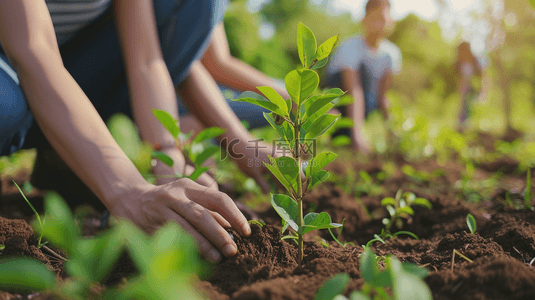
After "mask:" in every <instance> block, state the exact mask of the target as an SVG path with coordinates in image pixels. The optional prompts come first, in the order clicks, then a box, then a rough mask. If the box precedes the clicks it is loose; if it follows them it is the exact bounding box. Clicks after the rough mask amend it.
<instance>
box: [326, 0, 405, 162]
mask: <svg viewBox="0 0 535 300" xmlns="http://www.w3.org/2000/svg"><path fill="white" fill-rule="evenodd" d="M362 25H363V27H364V34H363V35H357V36H354V37H351V38H348V39H346V40H345V41H344V42H343V43H342V44H341V45H340V46H339V47H338V48H337V50H336V52H335V54H334V55H333V58H332V60H331V61H330V62H329V64H328V65H327V69H326V74H325V75H326V80H325V85H326V86H329V87H339V88H341V89H342V90H344V91H346V92H347V94H348V95H350V96H352V97H353V99H354V101H353V103H351V104H349V105H347V106H346V107H342V109H341V111H342V114H343V115H344V116H346V117H349V118H351V119H352V120H353V121H354V127H353V128H352V129H351V130H349V132H347V134H348V135H349V136H350V138H351V142H352V148H353V150H355V151H360V152H363V153H368V152H369V151H370V146H369V142H368V140H367V139H366V137H365V136H364V135H363V133H362V125H363V122H364V120H365V118H366V116H367V115H368V114H369V113H370V112H372V111H374V110H376V109H380V110H381V112H382V114H383V116H384V118H385V120H388V118H389V116H388V112H387V106H388V105H387V103H388V101H387V99H386V96H385V94H386V92H387V91H388V89H389V88H390V86H391V81H392V75H393V74H396V73H398V72H399V71H400V70H401V52H400V51H399V49H398V47H397V46H396V45H394V44H393V43H391V42H390V41H388V40H386V37H388V35H389V34H390V33H391V32H392V30H393V28H394V26H395V23H394V20H393V19H392V18H391V17H390V2H389V1H388V0H368V2H367V3H366V15H365V16H364V19H363V20H362Z"/></svg>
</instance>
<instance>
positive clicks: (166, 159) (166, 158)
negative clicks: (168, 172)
mask: <svg viewBox="0 0 535 300" xmlns="http://www.w3.org/2000/svg"><path fill="white" fill-rule="evenodd" d="M150 156H151V157H152V158H156V159H158V160H159V161H161V162H163V163H164V164H166V165H167V166H168V167H172V166H173V165H174V164H175V161H174V160H173V159H172V158H171V157H170V156H169V155H167V154H165V153H163V152H162V151H152V152H151V154H150Z"/></svg>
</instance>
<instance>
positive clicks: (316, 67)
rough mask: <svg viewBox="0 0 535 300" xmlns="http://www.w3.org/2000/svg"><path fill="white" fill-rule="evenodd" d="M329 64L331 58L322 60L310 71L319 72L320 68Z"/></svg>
mask: <svg viewBox="0 0 535 300" xmlns="http://www.w3.org/2000/svg"><path fill="white" fill-rule="evenodd" d="M328 62H329V58H325V59H322V60H320V61H318V62H317V63H315V64H314V66H312V68H310V70H317V69H319V68H323V67H325V65H326V64H327V63H328Z"/></svg>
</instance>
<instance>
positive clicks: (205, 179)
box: [152, 147, 219, 191]
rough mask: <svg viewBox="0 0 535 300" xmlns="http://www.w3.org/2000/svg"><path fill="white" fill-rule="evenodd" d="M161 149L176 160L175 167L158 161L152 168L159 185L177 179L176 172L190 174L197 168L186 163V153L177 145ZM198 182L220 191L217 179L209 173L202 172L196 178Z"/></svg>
mask: <svg viewBox="0 0 535 300" xmlns="http://www.w3.org/2000/svg"><path fill="white" fill-rule="evenodd" d="M161 151H162V152H164V153H165V154H167V155H168V156H169V157H171V158H172V159H173V161H174V164H173V167H168V166H167V165H165V164H164V163H162V162H161V161H158V162H157V164H156V166H154V167H153V168H152V172H153V173H154V175H156V184H157V185H163V184H167V183H170V182H173V181H175V180H177V179H178V178H177V177H176V175H175V174H176V172H178V173H179V174H182V173H185V174H186V175H190V174H191V173H193V171H194V170H195V168H194V167H193V166H191V165H188V164H186V160H185V159H184V155H183V154H182V151H180V149H178V148H176V147H171V148H167V149H162V150H161ZM184 166H185V168H184ZM184 171H185V172H184ZM196 182H197V183H199V184H201V185H203V186H206V187H208V188H209V189H211V190H214V191H219V187H218V185H217V182H216V181H215V179H213V178H212V176H210V175H208V174H207V173H204V174H202V175H201V176H200V177H199V178H198V179H197V180H196Z"/></svg>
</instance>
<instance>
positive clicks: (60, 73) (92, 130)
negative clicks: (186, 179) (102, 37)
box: [0, 0, 147, 211]
mask: <svg viewBox="0 0 535 300" xmlns="http://www.w3.org/2000/svg"><path fill="white" fill-rule="evenodd" d="M0 42H1V43H2V46H3V48H4V50H5V52H6V54H7V56H8V58H9V60H10V61H11V62H12V64H13V66H14V68H15V70H16V72H17V74H18V76H19V79H20V84H21V88H22V90H23V91H24V94H25V95H26V98H27V101H28V105H29V107H30V109H31V110H32V112H33V115H34V117H35V120H36V121H37V123H38V124H39V126H40V128H41V129H42V131H43V133H44V134H45V136H46V137H47V139H48V140H49V142H50V144H51V145H52V146H53V147H54V149H55V150H56V151H57V152H58V153H59V155H60V156H61V157H62V158H63V160H64V161H65V162H66V163H67V164H68V165H69V167H71V168H72V169H73V170H74V171H75V172H76V174H77V175H78V176H79V177H80V178H81V179H82V180H83V181H84V182H85V183H86V184H87V185H88V186H89V188H91V190H92V191H93V192H94V193H95V194H96V195H97V196H98V197H99V198H100V199H101V200H102V201H103V203H104V204H105V205H106V207H108V209H110V210H111V211H114V209H115V204H116V202H117V199H118V198H119V196H120V195H121V194H123V193H126V192H127V191H131V190H138V192H140V190H144V189H146V188H147V183H146V182H145V180H143V177H142V176H141V174H139V172H137V170H136V168H135V167H134V165H133V164H132V163H131V162H130V160H129V159H128V158H127V157H126V155H125V154H124V153H123V152H122V151H121V149H120V148H119V146H118V145H117V144H116V143H115V141H114V140H113V138H112V136H111V134H110V133H109V132H108V130H107V128H106V126H105V124H104V122H103V121H102V119H101V118H100V116H99V115H98V113H97V111H96V110H95V108H94V107H93V106H92V104H91V102H90V101H89V99H88V98H87V97H86V96H85V94H84V93H83V91H82V89H81V88H80V87H79V86H78V85H77V84H76V82H75V80H74V79H73V78H72V76H71V75H70V74H69V73H68V71H67V70H66V69H65V67H64V66H63V61H62V59H61V56H60V53H59V48H58V45H57V41H56V36H55V33H54V28H53V25H52V20H51V18H50V14H49V13H48V9H47V7H46V4H45V1H42V0H41V1H36V0H26V1H1V2H0Z"/></svg>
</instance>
